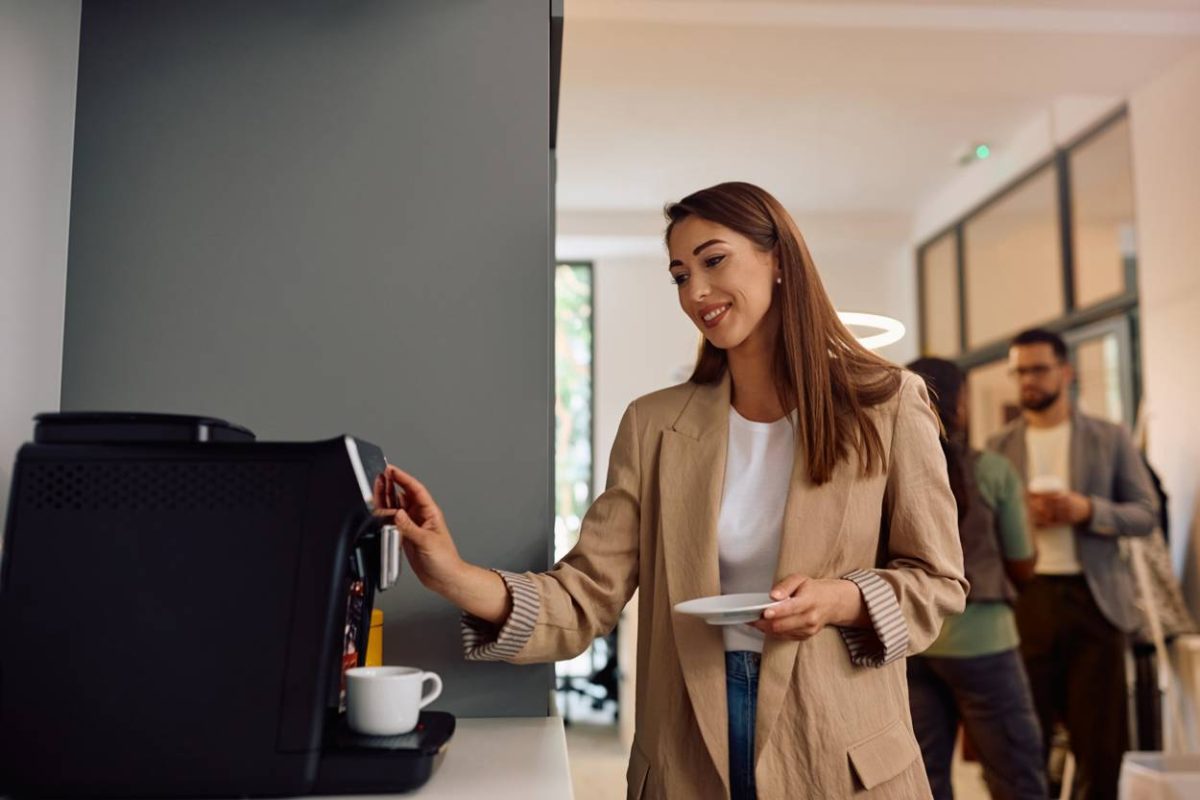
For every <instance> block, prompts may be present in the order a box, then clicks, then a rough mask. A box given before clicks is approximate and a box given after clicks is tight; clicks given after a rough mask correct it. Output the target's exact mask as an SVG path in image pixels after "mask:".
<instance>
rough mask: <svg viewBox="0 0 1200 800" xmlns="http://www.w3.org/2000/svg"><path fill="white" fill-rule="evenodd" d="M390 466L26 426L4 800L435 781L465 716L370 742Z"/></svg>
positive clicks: (6, 646) (199, 423) (179, 422)
mask: <svg viewBox="0 0 1200 800" xmlns="http://www.w3.org/2000/svg"><path fill="white" fill-rule="evenodd" d="M385 464H386V462H385V460H384V457H383V454H382V452H381V451H380V449H379V448H378V447H376V446H374V445H372V444H369V443H368V442H365V441H362V440H360V439H357V438H355V437H352V436H343V437H339V438H335V439H329V440H325V441H316V442H295V443H293V442H259V441H256V439H255V437H254V435H253V434H252V433H251V432H250V431H248V430H246V429H245V428H242V427H239V426H237V425H232V424H230V423H227V422H224V421H221V420H217V419H209V418H203V417H189V416H179V415H164V414H125V413H64V414H43V415H40V416H38V417H37V418H36V426H35V431H34V440H33V442H32V443H29V444H26V445H25V446H23V447H22V448H21V450H20V452H19V453H18V455H17V459H16V466H15V469H14V473H13V479H12V487H11V492H10V502H9V507H8V517H7V523H6V533H5V538H4V541H3V561H2V563H0V794H4V793H7V794H11V795H14V796H26V795H28V796H57V797H63V796H90V797H105V796H107V797H117V796H120V797H184V796H187V797H205V796H208V797H221V796H223V797H230V796H238V797H244V796H271V795H274V796H285V795H301V794H313V793H316V794H347V793H359V792H396V791H407V790H411V789H414V788H416V787H418V786H420V785H421V784H423V783H424V782H425V781H426V780H427V779H428V778H429V776H430V775H431V773H432V772H433V770H434V769H435V767H436V765H437V764H438V763H439V762H440V760H441V758H442V757H443V755H444V753H445V750H446V747H447V743H448V742H449V740H450V738H451V736H452V734H453V732H454V718H453V717H452V716H451V715H449V714H446V713H443V712H423V713H422V715H421V719H420V723H419V724H418V727H417V729H416V730H415V731H413V732H412V733H409V734H405V735H403V736H394V737H364V736H358V735H355V734H354V733H353V732H351V731H350V730H349V729H348V728H347V727H346V725H345V721H344V716H345V715H344V713H342V709H343V708H344V697H343V686H344V670H345V669H346V668H348V667H351V666H355V665H361V664H362V663H363V662H364V660H365V654H366V649H367V648H366V637H367V635H368V631H369V627H370V625H369V621H370V618H371V608H372V605H373V601H374V597H375V593H376V592H377V591H379V590H381V589H384V588H386V587H387V585H388V584H389V583H390V582H391V581H394V580H395V578H396V575H397V573H398V568H399V547H398V536H397V535H396V533H395V531H394V529H392V530H388V529H387V528H388V527H390V526H387V525H386V522H387V519H386V517H384V518H381V517H378V516H376V515H375V514H374V513H373V512H374V509H375V505H376V503H377V502H378V499H379V497H380V495H379V493H378V490H377V489H376V486H375V478H376V477H377V476H378V475H380V474H381V473H382V471H383V470H384V467H385Z"/></svg>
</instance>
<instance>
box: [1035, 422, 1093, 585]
mask: <svg viewBox="0 0 1200 800" xmlns="http://www.w3.org/2000/svg"><path fill="white" fill-rule="evenodd" d="M1025 452H1026V458H1027V460H1028V464H1027V467H1028V473H1029V474H1028V475H1027V476H1026V477H1027V478H1028V480H1029V481H1033V480H1034V479H1035V478H1041V479H1043V480H1044V479H1045V478H1046V477H1049V476H1052V477H1055V478H1058V479H1059V481H1060V485H1061V486H1062V488H1063V490H1064V491H1068V490H1069V488H1070V486H1071V423H1070V422H1063V423H1060V424H1058V425H1055V426H1054V427H1053V428H1034V427H1032V426H1029V427H1026V429H1025ZM1033 531H1034V536H1035V538H1036V540H1037V549H1038V556H1037V566H1036V567H1035V571H1036V572H1037V573H1038V574H1039V575H1079V574H1080V573H1082V572H1083V565H1082V564H1080V563H1079V554H1078V553H1077V552H1076V549H1075V531H1074V529H1073V528H1072V527H1071V526H1070V525H1052V526H1050V527H1047V528H1038V527H1034V529H1033Z"/></svg>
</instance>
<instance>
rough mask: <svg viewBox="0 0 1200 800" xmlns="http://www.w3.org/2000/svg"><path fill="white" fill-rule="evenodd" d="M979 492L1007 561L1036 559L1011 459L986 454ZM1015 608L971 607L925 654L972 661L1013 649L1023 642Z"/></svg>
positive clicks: (945, 627)
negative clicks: (989, 510)
mask: <svg viewBox="0 0 1200 800" xmlns="http://www.w3.org/2000/svg"><path fill="white" fill-rule="evenodd" d="M975 480H976V482H977V483H978V484H979V493H980V494H982V495H983V498H984V499H985V500H986V501H987V502H988V505H990V506H991V507H992V509H993V510H994V511H995V515H996V527H997V528H998V529H999V530H998V531H997V533H998V534H999V535H1000V548H1001V551H1002V553H1003V555H1004V558H1005V559H1006V560H1009V561H1019V560H1021V559H1025V558H1030V557H1031V556H1033V542H1032V541H1031V540H1030V538H1029V528H1028V526H1027V524H1026V519H1025V488H1024V486H1023V485H1022V483H1021V477H1020V476H1019V475H1017V471H1016V469H1014V468H1013V466H1012V464H1011V463H1009V461H1008V459H1007V458H1005V457H1004V456H1002V455H1000V454H999V453H992V452H984V453H981V454H980V456H979V460H978V462H977V463H976V466H975ZM1020 641H1021V640H1020V637H1019V636H1018V635H1017V620H1016V615H1014V614H1013V610H1012V607H1011V606H1009V604H1008V603H1005V602H1001V601H988V602H980V603H967V608H966V610H965V611H963V613H962V614H960V615H959V616H957V617H950V618H949V619H947V620H946V621H945V623H943V624H942V633H941V635H940V636H938V638H937V641H935V642H934V643H933V644H932V645H930V647H929V649H928V650H926V651H925V652H924V653H922V655H926V656H935V657H938V658H970V657H971V656H985V655H989V654H991V653H1000V652H1003V651H1005V650H1011V649H1013V648H1014V647H1016V646H1017V645H1018V644H1019V643H1020Z"/></svg>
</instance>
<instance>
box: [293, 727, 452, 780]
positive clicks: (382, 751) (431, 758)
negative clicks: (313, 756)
mask: <svg viewBox="0 0 1200 800" xmlns="http://www.w3.org/2000/svg"><path fill="white" fill-rule="evenodd" d="M325 730H326V738H325V744H324V747H322V750H321V763H320V766H319V767H318V771H317V782H316V785H315V786H313V790H312V792H313V794H325V795H330V794H387V793H392V792H407V791H411V790H413V789H416V788H418V787H420V786H422V785H423V784H424V783H425V782H426V781H427V780H429V776H430V775H432V774H433V771H434V769H436V768H437V766H438V764H440V763H441V761H442V757H443V756H444V754H445V752H446V747H447V745H448V743H449V741H450V737H451V736H453V735H454V717H453V716H452V715H450V714H447V713H445V712H443V711H422V712H421V716H420V718H419V719H418V721H417V727H416V729H415V730H413V731H412V732H411V733H404V734H401V735H399V736H364V735H362V734H360V733H355V732H354V731H352V730H350V728H349V726H347V724H346V715H345V714H339V715H338V717H337V721H336V723H334V722H331V723H330V724H329V725H327V726H326V728H325Z"/></svg>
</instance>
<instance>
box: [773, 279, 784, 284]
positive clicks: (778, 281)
mask: <svg viewBox="0 0 1200 800" xmlns="http://www.w3.org/2000/svg"><path fill="white" fill-rule="evenodd" d="M775 282H776V283H783V278H776V279H775Z"/></svg>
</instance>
